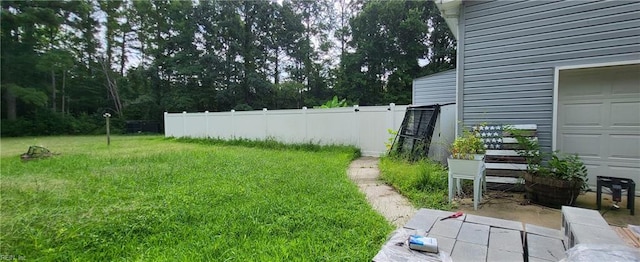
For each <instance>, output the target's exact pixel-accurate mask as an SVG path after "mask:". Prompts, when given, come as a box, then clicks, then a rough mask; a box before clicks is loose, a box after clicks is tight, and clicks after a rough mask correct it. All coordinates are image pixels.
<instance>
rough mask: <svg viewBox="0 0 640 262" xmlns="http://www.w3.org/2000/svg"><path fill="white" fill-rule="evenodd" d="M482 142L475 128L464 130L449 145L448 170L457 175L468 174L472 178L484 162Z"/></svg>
mask: <svg viewBox="0 0 640 262" xmlns="http://www.w3.org/2000/svg"><path fill="white" fill-rule="evenodd" d="M484 153H485V148H484V143H482V140H481V139H480V136H479V132H478V131H477V129H474V131H467V130H465V131H464V132H463V134H462V136H460V137H457V138H456V139H455V140H454V141H453V144H452V145H451V155H450V156H449V157H448V158H447V164H448V165H449V170H450V171H451V172H452V173H455V174H458V175H466V176H469V177H470V179H473V177H475V176H476V175H477V174H478V173H479V172H480V168H482V164H483V163H484Z"/></svg>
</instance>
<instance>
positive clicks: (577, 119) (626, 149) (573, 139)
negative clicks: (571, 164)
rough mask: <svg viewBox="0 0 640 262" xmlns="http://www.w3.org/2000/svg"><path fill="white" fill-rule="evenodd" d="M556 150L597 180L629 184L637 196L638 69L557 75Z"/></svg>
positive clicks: (615, 68)
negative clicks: (580, 161) (575, 158)
mask: <svg viewBox="0 0 640 262" xmlns="http://www.w3.org/2000/svg"><path fill="white" fill-rule="evenodd" d="M557 139H558V141H557V147H558V148H557V149H558V150H560V151H561V152H566V153H578V155H580V157H581V158H582V159H583V160H584V162H585V164H586V165H587V168H588V169H589V184H590V185H592V186H594V187H595V183H596V176H614V177H624V178H631V179H633V180H634V181H635V182H636V194H638V192H639V191H640V188H639V187H640V65H637V64H636V65H624V66H611V67H600V68H590V69H573V70H562V71H560V78H559V84H558V138H557Z"/></svg>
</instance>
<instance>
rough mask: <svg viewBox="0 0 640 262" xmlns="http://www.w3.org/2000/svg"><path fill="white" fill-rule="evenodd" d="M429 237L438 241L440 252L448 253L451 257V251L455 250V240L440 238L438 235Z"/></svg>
mask: <svg viewBox="0 0 640 262" xmlns="http://www.w3.org/2000/svg"><path fill="white" fill-rule="evenodd" d="M427 236H428V237H433V238H435V239H437V240H438V251H441V252H442V251H444V252H447V254H449V255H451V251H452V250H453V246H454V244H455V243H456V240H455V239H453V238H448V237H443V236H438V235H427Z"/></svg>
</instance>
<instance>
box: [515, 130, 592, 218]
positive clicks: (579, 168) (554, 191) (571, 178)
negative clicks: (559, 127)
mask: <svg viewBox="0 0 640 262" xmlns="http://www.w3.org/2000/svg"><path fill="white" fill-rule="evenodd" d="M512 132H514V137H515V138H516V139H517V140H518V144H519V146H520V149H519V150H516V151H517V152H518V154H519V155H520V156H522V157H525V159H526V160H527V172H526V173H525V174H524V177H523V178H524V181H525V185H524V187H525V192H526V194H527V199H529V200H530V201H531V202H534V203H537V204H541V205H544V206H550V207H559V206H563V205H569V206H573V205H575V202H576V199H577V198H578V195H579V194H580V193H581V192H582V191H583V190H585V189H587V188H588V187H587V168H586V167H585V165H584V163H583V162H582V160H580V158H579V157H578V155H576V154H574V155H568V154H562V153H560V152H559V151H554V152H551V153H550V154H545V153H542V152H541V151H540V145H539V144H538V141H537V140H532V139H529V138H527V137H524V136H522V135H520V134H518V133H517V132H515V131H513V130H512Z"/></svg>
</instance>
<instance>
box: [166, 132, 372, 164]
mask: <svg viewBox="0 0 640 262" xmlns="http://www.w3.org/2000/svg"><path fill="white" fill-rule="evenodd" d="M166 139H167V140H169V141H178V142H185V143H196V144H202V145H212V146H242V147H248V148H262V149H272V150H301V151H309V152H320V151H336V152H342V153H349V154H351V155H352V156H353V158H352V160H353V159H356V158H358V157H360V155H361V152H360V149H359V148H357V147H354V146H342V145H319V144H314V143H311V142H309V143H292V144H287V143H282V142H278V141H276V140H275V139H273V138H267V139H265V140H252V139H247V138H236V139H229V140H227V139H219V138H206V139H204V138H185V137H180V138H166Z"/></svg>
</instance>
